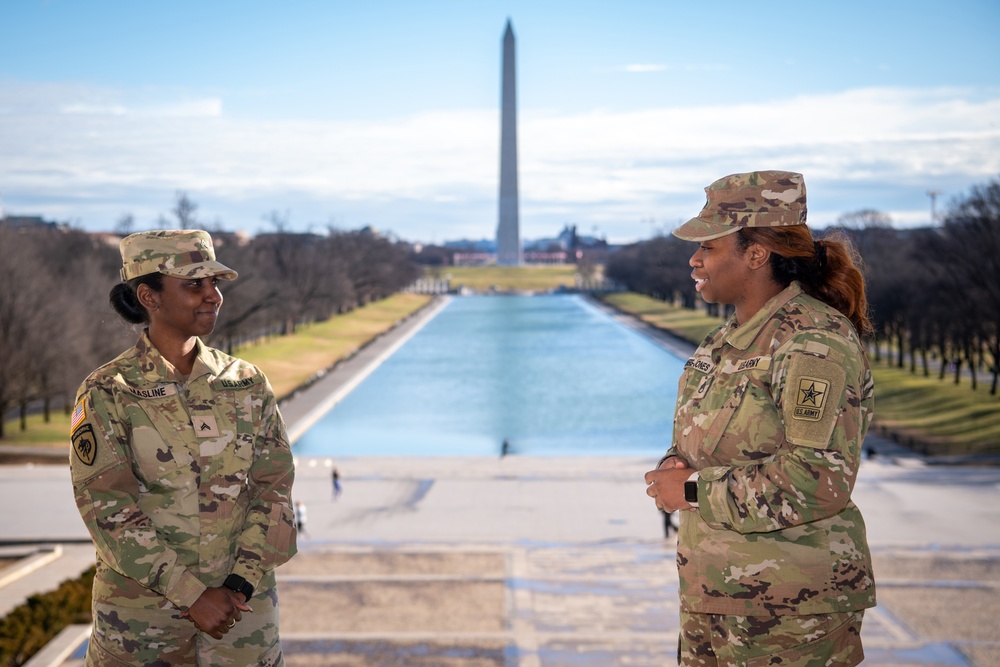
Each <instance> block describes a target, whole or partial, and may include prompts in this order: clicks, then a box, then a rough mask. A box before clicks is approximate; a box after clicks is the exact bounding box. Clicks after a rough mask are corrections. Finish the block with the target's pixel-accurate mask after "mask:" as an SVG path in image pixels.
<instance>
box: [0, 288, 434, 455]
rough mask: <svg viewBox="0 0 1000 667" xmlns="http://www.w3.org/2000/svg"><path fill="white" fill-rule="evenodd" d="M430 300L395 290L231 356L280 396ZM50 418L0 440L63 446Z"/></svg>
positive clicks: (8, 431) (60, 424)
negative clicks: (242, 361) (251, 367)
mask: <svg viewBox="0 0 1000 667" xmlns="http://www.w3.org/2000/svg"><path fill="white" fill-rule="evenodd" d="M430 300H431V297H429V296H426V295H423V294H406V293H400V294H395V295H393V296H391V297H389V298H388V299H383V300H382V301H377V302H375V303H371V304H368V305H367V306H365V307H364V308H358V309H357V310H353V311H351V312H349V313H345V314H343V315H337V316H335V317H332V318H330V319H329V320H327V321H326V322H320V323H318V324H312V325H309V326H304V327H302V328H300V329H299V330H298V331H297V332H296V333H295V334H294V335H292V336H282V337H277V338H272V339H270V340H268V341H266V342H263V343H261V344H259V345H253V346H250V347H246V348H243V349H241V350H237V351H236V356H238V357H240V358H242V359H246V360H247V361H249V362H250V363H252V364H256V365H257V366H259V367H260V369H261V370H263V371H264V374H265V375H267V378H268V380H270V381H271V385H272V386H273V387H274V392H275V394H276V395H278V396H285V395H287V394H289V393H291V392H292V391H293V390H294V389H295V388H296V387H299V386H301V385H302V384H304V383H305V382H306V381H307V380H308V379H309V378H310V377H312V376H313V374H315V373H316V372H318V371H320V370H322V369H324V368H329V367H330V366H332V365H333V364H334V363H336V361H337V360H338V359H341V358H343V357H345V356H347V355H349V354H350V353H352V352H354V351H355V350H357V349H358V348H359V347H361V346H362V345H363V344H364V343H365V342H366V341H368V340H371V339H372V338H374V337H375V336H377V335H378V334H380V333H382V332H384V331H386V330H387V329H389V328H390V327H391V326H392V325H393V324H395V323H396V322H398V321H399V320H401V319H403V318H404V317H406V316H407V315H410V314H411V313H413V312H415V311H417V310H418V309H420V308H421V307H423V306H425V305H426V304H427V303H428V302H429V301H430ZM51 417H52V420H51V422H50V423H48V424H46V423H45V422H44V421H43V420H42V416H41V415H31V416H29V417H28V429H27V430H26V431H23V432H22V431H21V430H20V421H19V420H16V419H15V420H11V421H8V422H7V423H6V424H4V433H5V435H6V437H4V438H2V439H0V444H5V445H12V444H20V445H37V446H50V447H66V446H68V444H69V416H68V415H65V414H63V413H62V412H58V413H56V412H53V413H52V415H51Z"/></svg>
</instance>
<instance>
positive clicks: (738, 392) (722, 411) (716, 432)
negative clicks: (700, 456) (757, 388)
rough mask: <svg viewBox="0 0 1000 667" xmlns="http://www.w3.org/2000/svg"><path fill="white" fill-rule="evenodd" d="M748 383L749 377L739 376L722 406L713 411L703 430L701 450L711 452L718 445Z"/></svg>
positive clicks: (745, 391)
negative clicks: (737, 381)
mask: <svg viewBox="0 0 1000 667" xmlns="http://www.w3.org/2000/svg"><path fill="white" fill-rule="evenodd" d="M749 384H750V378H749V377H747V376H746V375H744V376H743V377H742V378H740V381H739V383H738V384H737V385H736V386H735V387H734V388H733V390H732V393H731V394H730V395H729V396H728V397H727V398H726V400H725V402H723V404H722V406H721V407H720V408H719V409H718V410H716V411H715V415H714V416H713V417H712V420H711V422H710V423H709V425H708V428H707V430H706V431H705V439H704V441H703V444H702V447H703V450H702V451H703V452H704V453H705V454H711V453H712V452H714V451H715V450H716V448H717V447H718V446H719V442H720V441H721V440H722V437H723V436H724V435H725V433H726V430H727V429H728V428H729V424H730V422H732V420H733V415H735V414H736V411H737V410H739V409H740V405H741V404H742V403H743V397H744V396H746V393H747V386H748V385H749Z"/></svg>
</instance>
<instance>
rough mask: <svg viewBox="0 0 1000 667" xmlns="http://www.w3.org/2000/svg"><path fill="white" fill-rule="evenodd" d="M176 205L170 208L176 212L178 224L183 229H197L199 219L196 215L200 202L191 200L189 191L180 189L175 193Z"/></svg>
mask: <svg viewBox="0 0 1000 667" xmlns="http://www.w3.org/2000/svg"><path fill="white" fill-rule="evenodd" d="M174 197H175V200H174V207H173V208H172V209H170V212H171V213H173V214H174V217H175V218H177V225H178V226H179V227H180V228H181V229H197V228H198V225H199V223H198V219H197V218H196V217H195V211H197V210H198V204H196V203H195V202H194V201H193V200H191V199H190V198H189V197H188V196H187V193H186V192H184V191H182V190H178V191H177V192H176V193H175V194H174Z"/></svg>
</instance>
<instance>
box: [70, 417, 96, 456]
mask: <svg viewBox="0 0 1000 667" xmlns="http://www.w3.org/2000/svg"><path fill="white" fill-rule="evenodd" d="M73 451H74V452H76V458H78V459H80V462H81V463H83V464H84V465H88V466H92V465H94V459H96V458H97V438H96V437H95V436H94V429H93V427H92V426H91V425H90V424H84V425H83V426H81V427H80V428H78V429H76V430H75V431H73Z"/></svg>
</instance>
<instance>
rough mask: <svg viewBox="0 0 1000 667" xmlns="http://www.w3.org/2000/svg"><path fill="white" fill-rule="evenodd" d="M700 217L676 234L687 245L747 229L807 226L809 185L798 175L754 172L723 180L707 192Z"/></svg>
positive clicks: (792, 173) (784, 172) (688, 222)
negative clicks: (687, 242) (807, 189)
mask: <svg viewBox="0 0 1000 667" xmlns="http://www.w3.org/2000/svg"><path fill="white" fill-rule="evenodd" d="M705 194H706V195H707V196H708V199H707V201H706V202H705V207H704V208H703V209H701V213H699V214H698V217H696V218H692V219H690V220H688V221H687V222H685V223H684V224H683V225H681V226H680V227H678V228H677V229H675V230H674V232H673V234H674V236H677V237H678V238H682V239H684V240H685V241H709V240H711V239H717V238H719V237H721V236H725V235H726V234H732V233H733V232H735V231H737V230H739V229H741V228H743V227H786V226H791V225H804V224H806V183H805V179H804V178H803V177H802V174H797V173H795V172H794V171H751V172H750V173H747V174H732V175H730V176H726V177H724V178H720V179H719V180H717V181H716V182H715V183H712V184H711V185H710V186H708V187H707V188H705Z"/></svg>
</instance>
